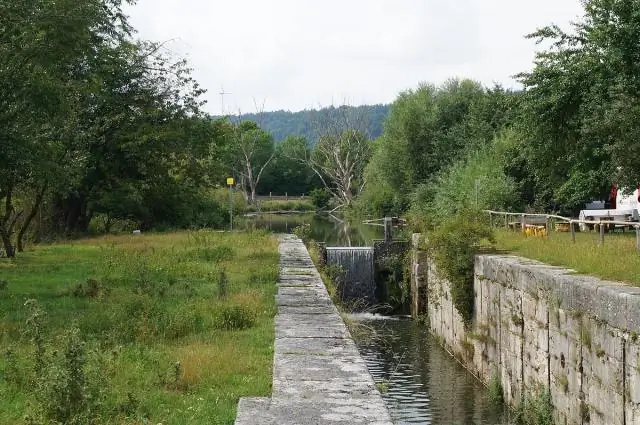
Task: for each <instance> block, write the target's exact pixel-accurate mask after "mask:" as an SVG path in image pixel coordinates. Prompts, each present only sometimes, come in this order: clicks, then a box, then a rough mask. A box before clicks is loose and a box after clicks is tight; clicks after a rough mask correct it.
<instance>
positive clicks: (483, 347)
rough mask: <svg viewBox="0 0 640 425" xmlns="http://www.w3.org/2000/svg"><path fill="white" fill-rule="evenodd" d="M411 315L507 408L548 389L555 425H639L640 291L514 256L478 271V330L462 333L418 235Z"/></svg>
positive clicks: (481, 262)
mask: <svg viewBox="0 0 640 425" xmlns="http://www.w3.org/2000/svg"><path fill="white" fill-rule="evenodd" d="M413 242H414V252H413V259H414V264H413V276H412V307H413V311H412V312H413V314H414V315H419V314H422V315H427V316H428V318H429V323H430V324H429V326H430V328H431V331H432V332H433V333H434V334H436V335H437V336H439V337H440V338H441V340H442V342H443V344H444V345H445V346H446V347H447V348H448V349H449V350H450V351H451V352H453V353H454V355H455V356H456V357H458V358H459V359H460V360H461V361H462V362H463V364H465V365H466V367H467V368H468V369H469V370H470V371H471V372H472V373H474V374H475V375H477V376H478V377H479V378H480V379H481V380H483V381H484V382H488V381H489V380H490V379H491V376H492V374H493V373H494V371H495V373H498V375H499V377H500V380H501V382H502V386H503V388H504V392H505V399H506V400H507V401H508V402H509V403H511V404H517V403H518V401H519V400H520V399H521V397H522V396H523V394H530V393H532V392H534V391H537V390H539V389H544V388H549V389H550V392H551V397H552V402H553V404H554V406H555V408H556V419H557V423H558V424H571V425H573V424H592V425H598V424H603V425H605V424H606V425H631V424H640V338H639V337H638V334H640V288H633V287H629V286H625V285H623V284H621V283H619V282H609V281H604V280H600V279H596V278H593V277H588V276H579V275H575V274H572V272H571V271H570V270H567V269H563V268H559V267H551V266H548V265H545V264H542V263H539V262H535V261H531V260H526V259H523V258H518V257H514V256H504V255H480V256H477V257H476V262H475V279H474V291H475V313H474V323H473V325H472V326H471V328H470V329H465V327H464V325H463V322H462V319H461V317H460V315H459V314H458V312H457V311H456V309H455V307H454V305H453V303H452V301H451V296H450V290H449V283H448V282H447V281H446V280H443V279H442V278H440V277H439V276H438V273H437V270H435V267H434V266H433V264H432V263H431V262H430V261H429V258H428V256H427V255H426V254H425V252H423V251H421V250H420V249H419V243H418V242H419V236H418V235H414V240H413Z"/></svg>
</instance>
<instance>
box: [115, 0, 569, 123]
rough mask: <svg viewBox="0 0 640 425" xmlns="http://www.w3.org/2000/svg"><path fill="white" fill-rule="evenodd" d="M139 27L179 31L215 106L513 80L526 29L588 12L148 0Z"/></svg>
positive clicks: (430, 1)
mask: <svg viewBox="0 0 640 425" xmlns="http://www.w3.org/2000/svg"><path fill="white" fill-rule="evenodd" d="M127 13H128V14H129V15H130V16H131V22H132V24H133V25H134V26H135V27H136V28H137V29H138V30H139V36H140V37H141V38H144V39H151V40H155V41H165V40H172V41H171V42H169V43H167V46H168V48H169V49H171V50H172V51H174V52H175V53H176V54H177V55H179V56H183V57H186V58H187V59H188V60H189V62H190V64H191V65H192V67H193V68H194V76H195V78H196V79H197V80H198V81H199V82H200V83H201V85H202V86H203V87H205V88H207V89H208V90H209V92H208V93H207V94H206V98H207V99H208V101H209V104H208V106H207V110H208V111H209V112H211V113H213V114H218V113H220V112H221V111H220V107H221V104H220V96H219V94H218V93H219V92H220V90H221V87H224V90H225V91H227V92H230V93H231V94H229V95H227V96H226V97H225V105H226V106H225V109H226V111H225V112H235V111H238V110H241V111H243V112H254V111H255V107H254V99H256V100H257V101H258V103H259V104H262V102H263V100H264V101H265V110H275V109H289V110H300V109H304V108H310V107H317V106H321V105H323V106H326V105H329V104H332V103H334V104H335V103H342V102H343V101H347V102H348V103H351V104H361V103H387V102H391V101H393V99H394V98H395V96H396V95H397V94H398V93H399V92H400V91H402V90H405V89H408V88H411V87H415V86H417V84H418V83H419V82H422V81H426V82H433V83H441V82H442V81H444V80H446V79H447V78H449V77H470V78H474V79H476V80H479V81H481V82H483V83H485V84H492V83H493V82H494V81H495V82H500V83H502V84H503V85H505V86H508V87H514V86H515V85H516V83H515V82H514V81H513V79H512V78H511V76H512V75H514V74H516V73H518V72H521V71H526V70H528V69H530V68H531V66H532V60H533V58H534V52H535V45H534V42H533V41H532V40H525V39H524V37H523V36H524V35H525V34H527V33H529V32H532V31H533V30H535V29H536V28H538V27H541V26H544V25H547V24H550V23H557V24H559V25H561V26H563V27H567V26H568V23H569V21H571V20H575V18H576V17H578V16H579V15H581V14H582V7H581V5H580V2H579V0H563V1H557V0H538V1H536V2H530V1H525V0H456V1H452V0H393V1H391V0H369V1H365V0H323V1H321V0H298V1H294V0H270V1H260V0H233V1H229V0H226V1H222V0H181V1H178V0H139V1H138V4H137V5H136V6H133V7H129V8H128V9H127Z"/></svg>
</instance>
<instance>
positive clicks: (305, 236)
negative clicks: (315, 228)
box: [293, 223, 311, 244]
mask: <svg viewBox="0 0 640 425" xmlns="http://www.w3.org/2000/svg"><path fill="white" fill-rule="evenodd" d="M293 234H294V235H296V236H297V237H298V238H300V240H302V242H304V243H305V244H308V243H309V242H310V241H311V225H310V224H308V223H305V224H301V225H299V226H296V227H295V228H294V229H293Z"/></svg>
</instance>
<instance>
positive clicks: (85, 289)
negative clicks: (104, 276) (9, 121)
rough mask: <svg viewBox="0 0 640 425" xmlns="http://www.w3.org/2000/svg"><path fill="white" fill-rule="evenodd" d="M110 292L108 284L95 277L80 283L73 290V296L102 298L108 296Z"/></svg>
mask: <svg viewBox="0 0 640 425" xmlns="http://www.w3.org/2000/svg"><path fill="white" fill-rule="evenodd" d="M108 292H109V288H108V287H107V286H105V285H104V284H102V282H100V281H98V280H96V279H93V278H89V279H87V280H86V281H85V282H80V283H78V284H77V285H76V286H75V288H73V291H72V293H73V296H74V297H77V298H101V297H103V296H106V295H107V294H108Z"/></svg>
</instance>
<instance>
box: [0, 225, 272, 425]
mask: <svg viewBox="0 0 640 425" xmlns="http://www.w3.org/2000/svg"><path fill="white" fill-rule="evenodd" d="M277 245H278V241H277V239H276V238H274V237H272V236H270V235H268V234H267V233H264V232H248V233H237V234H227V233H216V232H209V231H199V232H182V233H173V234H156V235H141V236H137V237H136V236H120V237H103V238H96V239H89V240H82V241H77V242H74V243H67V244H59V245H49V246H42V247H38V248H36V249H34V250H33V251H32V252H28V253H25V254H24V255H21V256H20V257H19V258H18V259H17V260H15V261H13V262H9V261H6V260H0V281H1V282H0V288H1V289H0V347H2V353H0V423H11V424H28V423H34V424H39V423H42V424H45V423H47V424H48V423H55V422H61V423H67V424H92V423H95V424H143V423H154V424H157V423H164V424H172V425H173V424H176V425H181V424H185V425H186V424H232V423H233V422H234V419H235V410H236V404H237V401H238V398H239V397H241V396H249V395H254V396H259V395H268V394H269V393H270V391H271V381H272V379H271V364H272V357H273V338H274V335H273V332H274V327H273V316H274V314H275V305H274V295H275V291H276V287H275V281H276V279H277V275H278V252H277ZM27 300H30V301H27Z"/></svg>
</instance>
